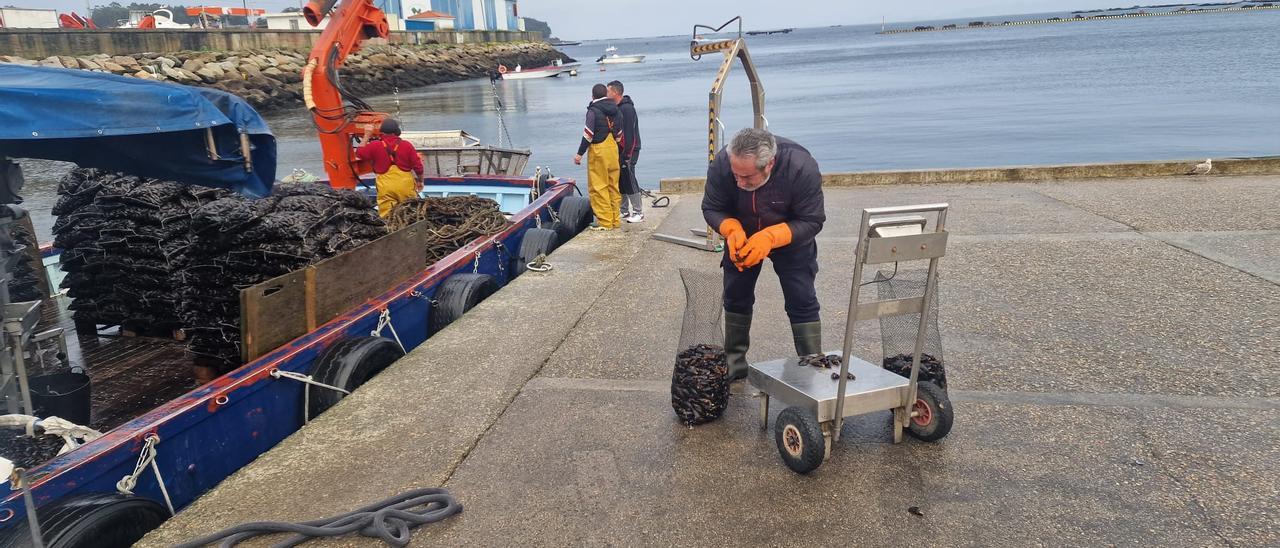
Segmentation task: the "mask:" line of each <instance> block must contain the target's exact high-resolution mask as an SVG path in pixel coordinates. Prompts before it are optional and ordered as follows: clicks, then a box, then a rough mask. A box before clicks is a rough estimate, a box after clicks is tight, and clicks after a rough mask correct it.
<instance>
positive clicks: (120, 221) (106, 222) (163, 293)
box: [53, 169, 227, 329]
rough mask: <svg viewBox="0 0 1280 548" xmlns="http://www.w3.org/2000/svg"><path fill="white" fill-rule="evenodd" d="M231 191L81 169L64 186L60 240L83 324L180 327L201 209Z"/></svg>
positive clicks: (67, 282)
mask: <svg viewBox="0 0 1280 548" xmlns="http://www.w3.org/2000/svg"><path fill="white" fill-rule="evenodd" d="M226 194H227V192H226V191H223V190H218V189H212V188H205V187H198V186H186V185H180V184H177V183H172V182H165V181H159V180H156V179H147V178H143V177H134V176H128V175H120V174H115V173H110V172H105V171H99V170H94V169H75V170H72V171H71V172H70V173H69V174H68V175H67V176H66V177H64V178H63V179H62V181H61V183H60V184H59V186H58V195H59V198H58V202H57V203H56V204H55V205H54V207H53V214H54V215H56V216H57V221H56V222H55V223H54V225H53V233H54V240H53V244H54V245H55V246H56V247H58V248H60V249H61V250H62V260H61V262H62V269H63V270H64V271H66V272H67V276H66V277H65V278H63V281H62V285H61V287H62V288H64V289H66V290H67V294H68V295H69V296H70V297H71V298H72V299H74V300H73V301H72V303H71V305H70V308H71V310H73V311H74V312H73V314H74V317H75V319H76V321H77V323H89V324H116V325H126V326H127V325H130V324H132V325H137V326H145V327H147V328H149V329H162V328H173V329H176V328H178V327H180V321H179V318H178V314H177V310H176V308H175V307H174V295H175V293H176V292H177V290H178V289H179V287H178V280H177V274H178V273H179V272H180V271H181V270H182V269H183V268H184V267H185V265H186V261H187V254H188V253H189V252H190V251H191V250H192V244H193V239H192V236H191V232H190V225H191V218H192V214H193V212H195V211H196V210H198V209H199V208H200V207H201V206H202V205H204V204H205V203H208V202H210V201H212V200H214V199H217V198H218V197H220V196H224V195H226Z"/></svg>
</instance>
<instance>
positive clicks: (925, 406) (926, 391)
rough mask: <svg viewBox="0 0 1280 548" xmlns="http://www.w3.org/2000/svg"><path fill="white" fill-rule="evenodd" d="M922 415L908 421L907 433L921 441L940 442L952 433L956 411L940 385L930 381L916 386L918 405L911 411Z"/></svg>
mask: <svg viewBox="0 0 1280 548" xmlns="http://www.w3.org/2000/svg"><path fill="white" fill-rule="evenodd" d="M911 410H913V411H920V412H921V415H920V416H917V417H911V418H908V419H907V433H908V434H910V435H911V437H913V438H916V439H918V440H921V441H938V440H940V439H942V438H945V437H947V434H949V433H950V432H951V422H952V420H953V419H954V418H955V410H954V409H952V408H951V400H950V399H948V398H947V393H946V392H945V391H943V390H942V389H941V388H938V385H936V384H933V383H931V382H928V381H922V382H920V383H918V384H916V403H915V406H914V407H913V408H912V409H911Z"/></svg>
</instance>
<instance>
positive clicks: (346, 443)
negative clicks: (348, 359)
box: [142, 177, 1280, 546]
mask: <svg viewBox="0 0 1280 548" xmlns="http://www.w3.org/2000/svg"><path fill="white" fill-rule="evenodd" d="M1208 185H1211V186H1208ZM1265 196H1280V179H1277V178H1258V177H1240V178H1231V177H1218V178H1211V179H1209V180H1203V179H1200V178H1195V177H1188V178H1179V179H1168V180H1134V181H1109V182H1105V183H1093V182H1084V183H1072V182H1064V183H1043V184H999V185H930V186H909V187H878V188H857V189H848V190H846V189H839V190H830V191H828V192H827V213H828V216H829V217H830V218H831V221H830V222H829V223H828V225H827V228H826V230H824V232H823V234H822V236H821V238H820V241H819V246H820V249H821V254H822V263H821V271H820V273H819V277H818V290H819V296H820V298H821V300H822V304H823V307H824V308H823V320H824V338H825V341H826V345H825V346H826V347H828V348H833V349H834V348H837V347H838V346H839V341H840V337H841V335H842V330H843V324H844V318H845V307H846V306H847V299H848V295H849V286H850V280H849V279H848V272H849V271H850V268H851V266H852V262H851V261H852V259H851V258H850V257H851V256H852V253H853V245H854V241H853V238H852V236H853V230H852V228H851V227H852V226H853V224H852V223H853V222H854V221H853V219H854V218H855V217H856V215H857V213H858V210H859V209H860V208H862V207H872V206H882V205H901V204H906V203H918V202H926V201H928V202H933V201H950V202H951V204H952V207H953V208H954V211H953V213H952V214H951V215H950V218H949V224H950V226H951V227H952V228H953V230H954V233H953V238H952V244H951V247H950V249H949V256H948V257H947V258H945V259H943V269H944V281H943V289H942V311H941V316H942V318H941V319H942V331H943V340H944V345H945V349H946V361H947V364H948V380H949V381H950V384H951V391H952V394H953V397H954V400H955V408H956V426H955V428H954V430H953V431H952V433H951V435H950V436H949V437H947V438H946V439H944V440H942V441H940V442H938V443H934V444H927V443H921V442H916V441H911V440H908V441H906V442H904V443H903V444H900V445H894V444H892V443H891V439H892V438H891V435H890V432H889V429H888V423H887V421H888V418H887V415H886V414H883V413H882V414H872V415H867V416H863V417H859V418H857V419H855V420H852V421H851V422H850V423H848V424H847V425H846V431H845V437H844V439H843V440H842V441H841V442H840V443H839V444H838V445H837V447H836V448H835V451H834V452H833V454H832V458H831V459H830V460H829V461H828V462H826V463H825V464H824V465H823V466H822V467H821V468H819V469H818V470H817V471H815V472H814V473H813V474H811V475H809V476H803V477H802V476H797V475H795V474H793V473H791V472H790V471H789V470H787V469H786V468H785V467H784V466H783V465H782V464H781V462H780V461H779V459H778V456H777V450H776V448H775V446H774V441H773V438H772V432H771V431H769V432H762V431H761V430H760V429H759V423H758V417H757V407H756V401H755V400H754V399H752V398H750V397H749V396H748V395H746V394H737V395H734V396H733V397H732V398H731V401H730V407H729V410H728V411H727V413H726V416H725V417H724V418H723V419H722V420H720V421H718V422H715V423H712V424H709V425H705V426H701V427H697V428H692V429H691V428H686V427H684V426H682V425H680V424H679V423H678V422H677V421H676V420H675V418H674V415H673V413H672V412H671V409H670V399H669V398H670V395H669V392H668V390H667V387H668V383H669V382H670V374H671V366H672V360H673V357H674V353H675V351H676V348H675V346H676V340H677V337H678V335H679V332H680V320H681V315H682V308H683V302H684V296H683V289H682V287H681V285H680V280H679V276H678V273H677V269H678V268H696V269H701V270H708V271H714V270H715V268H716V264H717V257H716V256H715V255H713V254H709V253H705V252H700V251H696V250H693V249H689V248H683V247H679V246H674V245H671V244H665V243H661V242H657V241H653V240H648V239H645V237H644V236H645V233H644V232H643V229H637V228H635V227H629V228H631V233H630V234H624V235H599V234H587V235H584V236H583V237H579V238H578V239H575V240H574V241H573V242H571V243H570V244H568V245H567V246H565V247H564V248H562V249H561V250H559V251H557V252H556V254H554V255H553V256H552V257H551V260H552V262H553V263H554V264H556V265H557V269H556V270H555V271H553V272H551V273H549V274H547V275H545V277H544V278H541V279H537V278H532V277H524V278H521V279H520V280H517V281H516V283H513V284H512V285H511V286H509V287H507V288H506V289H504V290H503V291H501V292H499V293H498V294H497V295H496V296H495V297H494V298H491V299H490V300H488V301H486V302H485V303H483V304H482V305H481V306H479V307H477V308H476V309H475V310H474V311H473V312H472V313H470V314H468V315H467V316H466V317H464V318H463V320H461V321H459V322H457V323H455V324H454V325H453V326H451V327H450V328H449V329H447V330H446V331H445V332H443V333H441V334H440V335H438V336H437V337H433V338H432V339H431V340H430V341H428V342H427V343H426V344H424V345H423V346H422V347H420V348H418V349H417V350H415V351H414V352H413V353H411V354H410V355H409V356H408V357H406V358H405V359H404V360H401V361H400V362H398V363H397V364H396V365H395V366H393V368H391V369H389V370H388V371H386V372H384V373H383V374H382V375H381V376H379V377H377V378H376V379H374V380H373V381H371V383H370V384H368V385H366V386H365V387H364V388H362V389H361V390H359V391H357V392H356V394H355V395H354V396H352V397H351V398H348V399H347V400H345V401H344V402H343V403H342V404H340V405H338V406H337V407H335V408H334V409H333V410H331V411H330V412H329V413H327V414H326V415H324V416H323V417H321V418H320V419H319V420H317V421H315V422H313V423H312V424H311V425H310V426H308V427H306V428H304V429H303V430H302V431H300V432H299V433H298V434H295V435H294V436H293V437H291V438H290V439H288V440H286V441H285V442H283V443H282V444H281V445H280V446H278V447H277V448H275V449H274V450H272V451H271V452H269V453H268V454H266V455H264V456H263V457H262V458H260V459H258V461H255V462H254V463H252V464H250V465H249V466H248V467H246V468H245V469H243V470H241V471H240V472H239V473H237V474H236V475H234V476H232V477H231V478H229V479H228V480H227V481H225V482H224V483H223V484H222V485H220V486H219V487H217V488H216V489H214V490H213V491H212V492H210V493H209V494H207V495H206V496H205V497H204V498H202V499H201V500H199V501H197V502H196V503H195V504H194V505H192V506H191V507H189V508H188V509H186V510H184V511H183V512H181V513H180V514H179V515H178V516H177V517H176V518H174V519H173V520H170V522H169V523H167V524H166V525H165V526H164V527H162V528H161V529H160V530H159V531H157V532H156V533H154V534H152V535H151V536H149V537H147V539H145V540H144V541H143V543H142V545H143V546H165V545H169V544H172V543H174V542H177V541H180V540H183V539H186V538H190V537H193V536H196V535H198V534H203V533H208V532H211V531H213V530H216V529H218V528H221V527H225V526H229V525H232V524H235V523H240V522H244V521H252V520H261V519H291V520H296V519H304V518H315V517H319V516H324V515H331V514H336V513H339V512H342V511H345V510H347V509H350V508H353V507H355V506H358V505H361V504H364V503H367V502H369V501H372V500H376V499H379V498H383V497H386V496H389V495H391V494H394V493H396V492H400V491H404V490H406V489H409V488H412V487H419V486H445V487H447V488H449V489H450V490H451V491H452V492H453V493H454V494H455V495H456V496H457V497H458V498H459V500H461V501H462V503H463V504H464V505H465V508H466V509H465V511H464V512H463V514H461V515H459V516H457V517H455V518H451V519H450V520H448V521H447V522H445V523H442V524H437V525H432V526H427V527H425V528H423V529H421V530H419V531H418V532H417V534H416V536H415V542H414V545H423V546H426V545H436V544H442V545H448V546H454V545H467V546H492V545H510V544H520V545H529V546H551V545H566V544H568V545H689V546H693V545H709V544H717V545H718V544H729V545H788V546H790V545H849V544H859V545H908V544H913V545H920V544H924V545H1001V546H1025V545H1138V544H1141V545H1195V546H1224V545H1225V546H1233V545H1275V544H1277V543H1280V515H1278V514H1280V512H1278V511H1277V508H1280V473H1278V472H1280V464H1277V463H1280V427H1277V425H1278V424H1280V420H1278V419H1280V374H1278V373H1277V371H1280V337H1276V336H1275V334H1276V333H1278V332H1280V286H1278V285H1277V283H1276V282H1275V281H1274V280H1272V279H1268V278H1267V276H1265V275H1262V274H1265V273H1266V269H1267V268H1271V266H1268V265H1275V264H1276V263H1277V262H1278V257H1277V255H1278V254H1280V250H1277V249H1276V248H1275V246H1265V245H1264V246H1261V247H1256V246H1255V244H1253V243H1241V242H1252V240H1250V239H1249V238H1251V237H1255V236H1257V237H1261V238H1263V239H1264V240H1265V239H1267V238H1275V237H1276V235H1277V234H1280V216H1276V215H1274V214H1273V213H1271V212H1270V211H1269V209H1270V207H1271V204H1274V203H1275V200H1274V199H1272V200H1270V204H1268V203H1264V202H1266V200H1263V199H1262V197H1265ZM1244 197H1248V199H1245V198H1244ZM697 206H698V197H696V196H684V197H681V198H680V199H678V200H676V203H675V204H674V206H673V208H671V210H669V211H668V212H665V219H663V212H657V211H650V212H649V213H648V216H649V219H650V221H649V223H646V225H649V227H650V228H651V227H652V223H655V222H661V223H662V225H661V226H660V227H659V228H658V230H660V231H661V232H664V233H677V232H680V233H682V235H683V233H687V232H686V231H687V228H688V227H691V226H698V225H700V223H701V221H700V215H699V213H698V211H697V209H698V207H697ZM1122 206H1123V207H1122ZM1121 210H1124V211H1129V210H1133V213H1132V214H1123V215H1122V213H1123V212H1122V211H1121ZM1002 211H1008V212H1010V213H1009V214H1008V215H1005V214H1002V213H1001V212H1002ZM1179 212H1181V214H1179ZM1132 226H1137V227H1139V230H1133V229H1132V228H1130V227H1132ZM1146 230H1150V231H1151V232H1145V231H1146ZM1179 242H1180V243H1181V244H1182V245H1178V244H1179ZM1188 242H1190V243H1188ZM1213 242H1221V244H1220V245H1214V244H1213ZM1193 244H1194V245H1193ZM1197 250H1199V251H1197ZM1200 252H1203V254H1201V253H1200ZM1215 253H1216V254H1217V256H1215V255H1214V254H1215ZM1260 272H1261V274H1260ZM757 294H758V302H757V309H756V321H755V324H754V326H753V346H752V349H751V354H750V356H751V358H752V359H753V360H762V359H770V358H774V357H781V356H785V355H787V354H788V353H791V352H793V350H792V348H791V337H790V331H789V329H788V326H787V322H786V318H785V315H784V313H783V311H782V303H781V296H780V292H779V291H778V289H777V280H776V277H774V276H773V274H772V272H770V271H769V270H768V269H766V271H765V273H764V275H762V276H761V279H760V282H759V286H758V291H757ZM535 326H536V327H535ZM495 330H502V333H501V335H499V336H495ZM857 333H858V340H857V344H856V345H855V348H856V349H857V350H856V353H857V354H858V355H859V356H862V357H864V358H867V359H871V360H872V361H874V360H875V359H878V358H879V353H880V347H879V341H878V336H879V333H878V330H877V329H876V328H875V326H874V325H859V326H858V329H857ZM739 392H741V390H739ZM776 407H777V406H775V409H774V410H773V415H774V416H775V417H776V414H777V412H778V411H779V409H777V408H776ZM913 506H915V507H918V508H919V509H920V510H921V513H923V514H924V515H923V516H916V515H913V514H911V513H909V512H908V508H910V507H913ZM318 545H320V546H369V545H373V543H372V542H371V541H368V540H363V539H358V538H344V539H339V540H331V541H325V542H320V543H318Z"/></svg>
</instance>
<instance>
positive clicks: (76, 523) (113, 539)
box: [0, 493, 169, 548]
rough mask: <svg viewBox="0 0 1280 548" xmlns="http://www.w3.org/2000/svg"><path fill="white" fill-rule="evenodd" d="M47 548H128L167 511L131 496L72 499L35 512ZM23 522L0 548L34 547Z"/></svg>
mask: <svg viewBox="0 0 1280 548" xmlns="http://www.w3.org/2000/svg"><path fill="white" fill-rule="evenodd" d="M36 517H38V518H39V521H40V536H41V537H42V538H43V539H44V545H45V546H46V547H48V548H129V547H130V546H133V544H134V543H135V542H137V541H138V540H139V539H141V538H142V536H143V535H146V534H147V533H148V532H150V531H151V530H152V529H155V528H156V527H159V526H160V524H161V523H164V521H165V520H166V519H169V510H167V509H166V508H165V507H164V506H162V505H160V504H157V503H156V502H154V501H151V500H149V499H145V498H142V497H137V496H133V495H121V494H118V493H101V494H94V495H77V496H72V497H69V498H66V499H63V500H60V501H58V502H55V503H53V504H50V505H48V506H43V507H40V508H39V509H37V510H36ZM34 545H35V543H34V542H33V541H32V539H31V526H30V525H28V524H27V521H26V520H22V522H21V523H14V524H13V525H12V526H10V527H9V528H7V529H6V530H5V532H4V534H2V535H0V546H4V547H10V546H12V547H20V546H23V547H25V546H34Z"/></svg>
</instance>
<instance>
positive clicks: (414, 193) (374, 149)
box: [356, 118, 423, 218]
mask: <svg viewBox="0 0 1280 548" xmlns="http://www.w3.org/2000/svg"><path fill="white" fill-rule="evenodd" d="M381 132H382V136H381V137H380V138H379V140H377V141H369V138H370V137H371V136H373V126H367V127H365V130H364V137H363V138H361V139H360V148H358V149H356V159H359V160H369V161H371V162H373V172H374V173H375V174H377V176H378V178H377V183H378V215H380V216H382V217H383V218H386V216H387V215H388V214H390V213H391V208H393V207H395V206H396V204H398V203H400V202H403V201H405V200H408V199H410V198H417V197H418V191H420V190H422V172H423V167H422V158H421V157H419V156H418V151H417V150H415V149H414V148H413V145H412V144H411V143H409V142H408V141H405V140H403V139H401V138H400V122H398V121H396V119H395V118H387V119H386V120H383V121H382V129H381Z"/></svg>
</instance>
